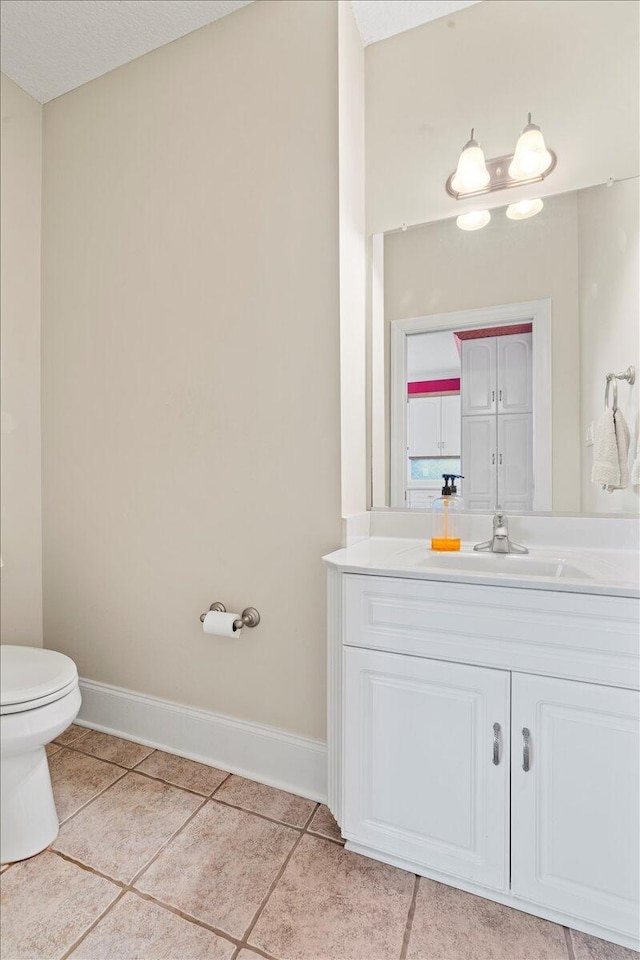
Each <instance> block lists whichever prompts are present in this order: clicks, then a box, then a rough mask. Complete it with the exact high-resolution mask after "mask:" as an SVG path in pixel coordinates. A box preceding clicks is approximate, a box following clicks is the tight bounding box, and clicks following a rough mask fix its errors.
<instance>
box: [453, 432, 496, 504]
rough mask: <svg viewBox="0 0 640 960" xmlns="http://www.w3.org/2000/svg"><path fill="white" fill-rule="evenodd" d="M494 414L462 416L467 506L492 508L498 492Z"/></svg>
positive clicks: (463, 466)
mask: <svg viewBox="0 0 640 960" xmlns="http://www.w3.org/2000/svg"><path fill="white" fill-rule="evenodd" d="M496 421H497V417H495V416H494V415H493V414H490V415H489V416H487V417H463V418H462V462H461V469H460V473H461V474H462V475H463V477H464V481H463V490H464V503H465V507H467V508H468V509H469V510H493V509H494V508H495V506H496V502H497V501H496V496H497V469H498V468H497V451H496V445H497V438H496Z"/></svg>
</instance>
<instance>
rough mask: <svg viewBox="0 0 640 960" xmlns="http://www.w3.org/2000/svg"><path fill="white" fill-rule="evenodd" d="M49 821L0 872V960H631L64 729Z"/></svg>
mask: <svg viewBox="0 0 640 960" xmlns="http://www.w3.org/2000/svg"><path fill="white" fill-rule="evenodd" d="M47 752H48V754H49V762H50V767H51V779H52V782H53V789H54V793H55V797H56V804H57V807H58V812H59V815H60V820H61V824H62V825H61V828H60V834H59V836H58V838H57V840H56V841H55V842H54V843H53V844H52V846H51V848H50V849H49V850H46V851H44V852H43V853H41V854H39V855H38V856H37V857H33V858H32V859H31V860H25V861H23V862H22V863H15V864H11V865H10V866H8V867H3V869H2V876H1V877H0V884H1V885H2V928H1V947H2V949H1V956H2V958H3V960H61V958H67V957H73V958H74V960H205V958H206V960H256V958H259V957H263V958H264V957H267V958H272V960H273V958H275V960H638V956H639V955H638V954H637V953H634V952H633V951H631V950H626V949H624V948H623V947H617V946H614V945H612V944H609V943H606V942H605V941H603V940H597V939H595V938H594V937H588V936H586V935H584V934H581V933H576V932H575V931H569V930H567V929H565V928H563V927H559V926H557V925H556V924H553V923H547V922H546V921H544V920H539V919H538V918H536V917H531V916H528V915H527V914H524V913H520V912H518V911H516V910H511V909H509V908H508V907H503V906H500V905H499V904H496V903H491V902H490V901H488V900H483V899H481V898H479V897H474V896H471V895H470V894H467V893H462V892H461V891H459V890H454V889H452V888H451V887H446V886H443V885H442V884H439V883H435V882H434V881H432V880H426V879H424V878H418V877H416V876H414V875H413V874H410V873H405V872H404V871H403V870H398V869H396V868H395V867H390V866H387V865H385V864H383V863H378V862H377V861H375V860H369V859H367V858H366V857H360V856H358V855H357V854H355V853H350V852H348V851H346V850H345V849H344V847H343V843H342V839H341V837H340V831H339V829H338V826H337V824H336V823H335V821H334V819H333V817H332V816H331V814H330V813H329V811H328V809H327V808H326V807H325V806H322V805H320V804H317V803H314V802H312V801H311V800H305V799H303V798H302V797H297V796H294V795H293V794H290V793H284V792H283V791H282V790H275V789H274V788H273V787H266V786H264V785H262V784H259V783H254V782H253V781H251V780H245V779H244V778H242V777H238V776H233V775H229V774H228V773H226V772H225V771H223V770H217V769H216V768H215V767H208V766H205V765H203V764H200V763H194V762H193V761H191V760H184V759H182V758H180V757H174V756H172V755H170V754H167V753H162V752H161V751H158V750H151V749H150V748H148V747H143V746H141V745H140V744H137V743H132V742H130V741H128V740H122V739H120V738H118V737H111V736H108V735H106V734H103V733H98V732H97V731H94V730H87V729H86V728H83V727H80V726H77V725H75V724H74V725H72V726H71V727H69V729H68V730H66V731H65V732H64V733H63V734H62V736H60V737H59V738H58V740H57V742H56V743H55V744H51V746H50V747H49V749H48V751H47Z"/></svg>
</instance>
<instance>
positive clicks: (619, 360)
mask: <svg viewBox="0 0 640 960" xmlns="http://www.w3.org/2000/svg"><path fill="white" fill-rule="evenodd" d="M638 203H639V198H638V180H637V179H636V180H630V181H627V182H626V183H616V184H614V185H613V186H612V187H593V188H592V189H591V190H583V191H582V192H581V193H580V194H579V202H578V235H579V240H580V277H579V283H580V288H579V289H580V347H581V349H580V360H581V364H580V366H581V377H580V402H581V422H582V431H583V436H584V431H585V429H586V427H587V426H588V424H589V423H591V422H593V421H596V420H597V419H598V417H599V416H600V415H601V413H602V406H603V396H604V384H605V380H604V377H605V374H606V373H609V372H612V371H616V372H617V371H620V370H626V368H627V367H628V366H629V365H630V364H631V365H633V366H635V368H636V371H640V344H639V338H640V322H639V319H638V318H639V316H640V275H639V264H640V249H639V245H638ZM637 376H638V373H636V377H637ZM639 395H640V383H639V382H638V379H636V382H635V384H634V385H633V386H630V385H629V384H628V383H625V382H623V381H621V382H620V383H619V384H618V398H619V400H618V403H619V408H620V409H621V410H622V412H623V415H624V417H625V419H626V421H627V424H628V425H629V429H630V431H631V452H630V455H629V465H630V466H631V464H632V462H633V458H634V456H635V450H636V442H637V437H638V429H639V426H638V397H639ZM610 396H613V393H612V392H611V394H610ZM592 462H593V447H592V446H590V447H587V446H584V444H583V446H582V478H581V480H582V509H583V510H585V511H588V512H596V511H597V512H600V511H604V512H614V513H637V512H638V508H639V507H640V487H638V486H635V487H632V486H629V487H628V488H627V489H626V490H618V491H614V492H613V493H607V492H605V491H603V490H602V489H600V487H599V486H597V485H596V484H593V483H591V466H592Z"/></svg>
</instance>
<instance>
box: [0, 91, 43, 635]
mask: <svg viewBox="0 0 640 960" xmlns="http://www.w3.org/2000/svg"><path fill="white" fill-rule="evenodd" d="M1 83H2V158H1V170H2V197H1V207H2V235H1V279H0V286H1V290H2V372H1V376H2V495H1V502H2V510H1V513H2V516H1V527H2V547H1V552H2V559H3V562H4V566H3V568H2V607H1V629H0V635H1V637H2V641H3V642H5V643H26V644H31V645H32V646H41V645H42V528H41V503H40V498H41V474H40V239H41V236H40V234H41V229H40V228H41V215H40V200H41V183H42V162H41V158H42V107H41V106H40V104H39V103H37V102H36V101H35V100H33V99H32V97H30V96H29V95H28V94H27V93H25V92H24V90H21V89H20V87H18V86H16V84H15V83H13V81H12V80H9V78H8V77H5V76H4V74H3V75H2V77H1Z"/></svg>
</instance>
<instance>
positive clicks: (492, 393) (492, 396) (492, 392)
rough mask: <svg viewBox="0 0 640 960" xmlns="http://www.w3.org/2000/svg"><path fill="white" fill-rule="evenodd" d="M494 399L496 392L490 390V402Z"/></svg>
mask: <svg viewBox="0 0 640 960" xmlns="http://www.w3.org/2000/svg"><path fill="white" fill-rule="evenodd" d="M495 399H496V392H495V390H492V391H491V403H493V401H494V400H495Z"/></svg>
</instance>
